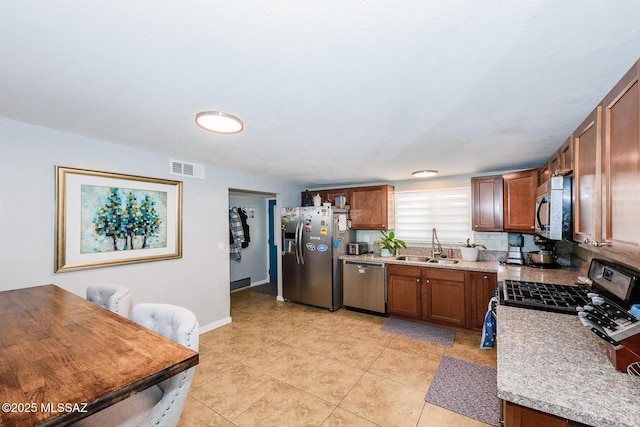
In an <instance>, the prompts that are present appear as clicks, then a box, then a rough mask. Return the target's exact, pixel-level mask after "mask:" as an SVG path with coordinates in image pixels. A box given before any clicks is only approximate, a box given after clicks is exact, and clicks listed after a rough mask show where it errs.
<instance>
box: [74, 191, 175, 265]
mask: <svg viewBox="0 0 640 427" xmlns="http://www.w3.org/2000/svg"><path fill="white" fill-rule="evenodd" d="M81 191H82V196H81V197H82V247H81V252H82V253H91V252H107V251H119V250H135V249H148V248H161V247H166V245H167V238H166V236H167V227H166V213H167V193H166V192H159V191H146V190H136V189H130V188H115V187H100V186H92V185H83V186H82V190H81Z"/></svg>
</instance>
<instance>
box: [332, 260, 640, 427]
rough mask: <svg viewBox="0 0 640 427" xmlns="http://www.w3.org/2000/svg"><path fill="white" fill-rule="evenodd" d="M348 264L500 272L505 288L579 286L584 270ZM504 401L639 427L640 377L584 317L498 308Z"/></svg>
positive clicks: (601, 424) (606, 426)
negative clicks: (617, 363) (626, 369)
mask: <svg viewBox="0 0 640 427" xmlns="http://www.w3.org/2000/svg"><path fill="white" fill-rule="evenodd" d="M340 259H342V260H362V261H363V262H367V261H370V262H383V263H387V264H389V263H393V264H402V265H415V266H420V267H433V268H448V269H454V270H471V271H483V272H495V273H497V274H498V280H506V279H511V280H525V281H531V282H542V283H555V284H563V285H573V284H575V283H576V282H577V280H578V277H579V276H586V275H587V269H588V265H585V266H583V267H582V268H566V267H565V268H559V269H537V268H532V267H527V266H518V265H503V264H499V263H498V262H497V261H477V262H468V261H462V260H460V262H459V263H458V264H427V263H423V262H411V261H400V260H396V259H395V258H386V257H380V256H375V255H372V254H366V255H357V256H356V255H344V256H341V257H340ZM497 315H498V321H497V324H498V332H497V347H498V369H497V372H498V397H500V398H501V399H504V400H507V401H509V402H513V403H516V404H518V405H522V406H526V407H528V408H533V409H537V410H539V411H542V412H546V413H549V414H553V415H556V416H559V417H562V418H567V419H570V420H574V421H578V422H581V423H584V424H588V425H591V426H598V427H614V426H615V427H639V426H640V377H631V376H629V375H628V374H626V373H623V372H618V371H616V370H615V368H614V367H613V365H612V364H611V362H609V359H608V358H607V355H606V348H605V343H604V341H602V340H601V339H600V338H598V337H597V336H596V335H595V334H593V333H592V332H591V331H589V330H588V329H587V328H585V327H584V326H582V323H580V321H579V320H578V317H577V316H571V315H568V314H559V313H550V312H545V311H538V310H528V309H524V308H518V307H508V306H504V305H499V306H498V312H497Z"/></svg>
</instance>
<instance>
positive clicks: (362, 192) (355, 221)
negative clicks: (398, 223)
mask: <svg viewBox="0 0 640 427" xmlns="http://www.w3.org/2000/svg"><path fill="white" fill-rule="evenodd" d="M309 193H311V196H315V195H316V194H320V198H321V199H322V202H323V203H324V202H329V203H331V205H332V206H335V205H336V196H337V195H340V194H342V195H344V196H345V198H346V204H347V205H349V207H350V209H351V210H350V217H351V228H352V229H354V230H393V228H394V227H395V187H394V186H393V185H370V186H366V187H349V188H332V189H328V190H313V191H309Z"/></svg>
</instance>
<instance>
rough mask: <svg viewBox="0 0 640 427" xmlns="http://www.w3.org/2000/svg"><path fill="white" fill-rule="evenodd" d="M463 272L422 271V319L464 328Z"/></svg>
mask: <svg viewBox="0 0 640 427" xmlns="http://www.w3.org/2000/svg"><path fill="white" fill-rule="evenodd" d="M464 274H465V273H464V271H454V270H444V269H431V268H428V269H424V270H423V281H422V308H423V309H422V310H423V311H422V318H423V319H427V320H430V321H433V322H439V323H447V324H450V325H457V326H465V295H464V289H465V286H464Z"/></svg>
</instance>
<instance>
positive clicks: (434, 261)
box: [428, 258, 460, 264]
mask: <svg viewBox="0 0 640 427" xmlns="http://www.w3.org/2000/svg"><path fill="white" fill-rule="evenodd" d="M428 262H430V263H432V264H457V263H459V262H460V261H459V260H457V259H444V258H438V259H430V260H429V261H428Z"/></svg>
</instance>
